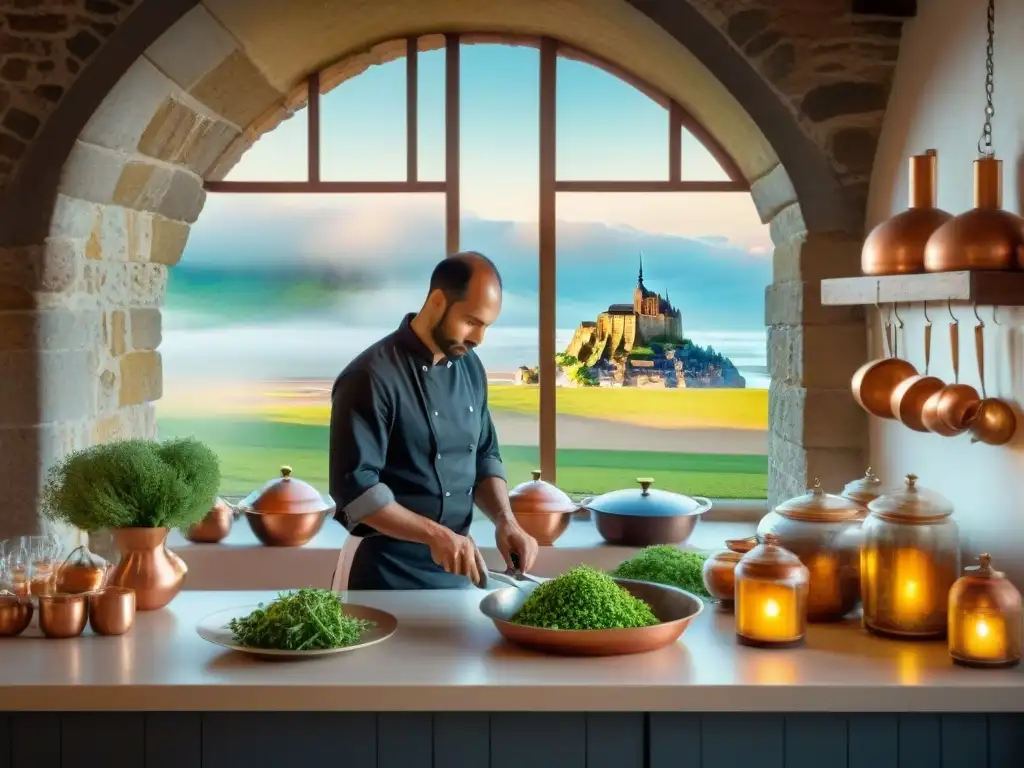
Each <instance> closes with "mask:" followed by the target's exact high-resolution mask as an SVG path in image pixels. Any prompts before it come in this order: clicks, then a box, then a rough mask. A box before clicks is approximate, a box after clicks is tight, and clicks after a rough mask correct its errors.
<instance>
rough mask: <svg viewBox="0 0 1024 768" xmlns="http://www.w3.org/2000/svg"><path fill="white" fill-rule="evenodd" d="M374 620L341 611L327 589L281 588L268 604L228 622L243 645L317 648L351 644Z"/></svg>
mask: <svg viewBox="0 0 1024 768" xmlns="http://www.w3.org/2000/svg"><path fill="white" fill-rule="evenodd" d="M373 626H374V623H373V622H372V621H367V620H366V619H357V618H355V617H353V616H348V615H346V614H345V607H344V605H343V604H342V602H341V600H339V599H338V596H337V595H336V594H335V593H334V592H331V591H330V590H329V589H300V590H298V591H296V592H282V593H280V594H279V595H278V596H277V599H276V600H274V601H273V602H271V603H270V604H269V605H266V606H265V605H263V604H262V603H260V605H259V607H257V608H256V610H255V611H253V612H252V613H250V614H249V615H248V616H245V617H244V618H241V619H232V620H231V621H230V622H228V629H230V630H231V632H232V634H233V635H234V639H235V642H236V643H238V644H239V645H244V646H246V647H247V648H263V649H267V650H279V651H320V650H326V649H330V648H344V647H346V646H349V645H354V644H355V643H357V642H358V641H359V638H360V637H361V636H362V634H363V633H364V632H365V631H366V630H368V629H370V628H372V627H373Z"/></svg>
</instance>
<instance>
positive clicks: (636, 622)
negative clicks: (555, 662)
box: [512, 565, 658, 629]
mask: <svg viewBox="0 0 1024 768" xmlns="http://www.w3.org/2000/svg"><path fill="white" fill-rule="evenodd" d="M512 622H513V623H514V624H524V625H526V626H530V627H540V628H543V629H634V628H636V627H649V626H652V625H654V624H657V623H658V618H657V616H655V615H654V612H653V611H652V610H651V607H650V606H649V605H647V603H645V602H644V601H643V600H641V599H639V598H637V597H634V596H633V595H631V594H630V593H629V592H627V591H626V590H625V589H623V588H622V587H620V586H619V585H618V584H616V583H615V582H614V581H613V580H612V578H611V576H609V575H608V574H606V573H602V572H601V571H598V570H595V569H594V568H591V567H590V566H587V565H578V566H576V567H575V568H573V569H572V570H569V571H566V572H565V573H563V574H562V575H561V576H559V577H557V578H555V579H552V580H551V581H546V582H544V583H543V584H541V585H540V586H539V587H537V588H536V589H534V590H533V592H531V593H530V596H529V597H528V598H527V599H526V602H524V603H523V605H522V607H521V608H520V609H519V610H518V611H517V612H516V614H515V615H514V616H513V617H512Z"/></svg>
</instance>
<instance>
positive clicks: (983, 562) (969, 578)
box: [950, 553, 1021, 612]
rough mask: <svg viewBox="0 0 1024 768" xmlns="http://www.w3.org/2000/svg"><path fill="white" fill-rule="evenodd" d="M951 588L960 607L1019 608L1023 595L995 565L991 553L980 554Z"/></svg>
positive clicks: (1000, 610)
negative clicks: (975, 562) (976, 563)
mask: <svg viewBox="0 0 1024 768" xmlns="http://www.w3.org/2000/svg"><path fill="white" fill-rule="evenodd" d="M964 570H965V571H966V573H964V575H963V576H961V577H960V578H959V579H957V582H956V584H954V585H953V589H952V590H950V595H951V596H952V599H951V602H953V603H955V604H956V607H957V608H959V609H961V610H969V611H999V612H1004V611H1019V610H1020V605H1021V595H1020V592H1019V591H1017V588H1016V587H1015V586H1013V583H1012V582H1011V581H1010V580H1009V579H1007V578H1006V574H1005V573H1002V572H1001V571H997V570H995V569H994V568H993V567H992V556H991V555H989V554H987V553H986V554H982V555H979V556H978V565H972V566H968V567H967V568H965V569H964Z"/></svg>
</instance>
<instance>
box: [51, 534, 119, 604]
mask: <svg viewBox="0 0 1024 768" xmlns="http://www.w3.org/2000/svg"><path fill="white" fill-rule="evenodd" d="M109 570H110V563H108V562H107V561H106V560H104V559H103V558H102V557H100V556H99V555H96V554H93V553H92V552H90V551H89V550H88V548H87V547H85V546H84V545H79V546H77V547H75V548H74V549H73V550H71V554H69V555H68V556H67V559H65V560H64V562H63V563H62V564H61V565H60V566H59V567H58V568H57V579H56V582H57V583H56V589H57V592H63V593H67V594H78V593H81V592H92V591H93V590H96V589H99V588H100V587H102V586H103V582H104V580H105V579H106V577H107V573H108V571H109Z"/></svg>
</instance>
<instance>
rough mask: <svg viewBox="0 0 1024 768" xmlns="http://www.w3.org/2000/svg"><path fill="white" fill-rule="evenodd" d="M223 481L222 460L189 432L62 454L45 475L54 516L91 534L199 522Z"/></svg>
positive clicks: (45, 501) (46, 506) (47, 509)
mask: <svg viewBox="0 0 1024 768" xmlns="http://www.w3.org/2000/svg"><path fill="white" fill-rule="evenodd" d="M219 486H220V461H219V459H218V458H217V454H215V453H214V452H213V451H212V450H210V448H208V447H207V446H206V445H205V444H204V443H202V442H201V441H199V440H197V439H195V438H191V437H186V438H179V439H174V440H166V441H163V442H158V441H155V440H141V439H131V440H119V441H115V442H111V443H101V444H100V445H94V446H91V447H89V448H85V449H83V450H80V451H75V452H73V453H71V454H69V455H67V456H65V457H64V459H63V460H62V461H60V462H59V463H58V464H56V465H55V466H53V467H52V468H51V469H50V471H49V472H48V473H47V476H46V482H45V484H44V487H43V494H42V506H43V512H44V514H45V515H46V516H47V517H48V518H50V519H51V520H56V521H59V522H62V523H67V524H70V525H73V526H74V527H75V528H78V529H79V530H82V531H86V532H89V533H92V532H95V531H100V530H103V529H105V528H185V527H188V526H190V525H193V524H194V523H197V522H199V521H200V520H202V519H203V517H204V516H205V515H206V513H207V512H209V510H210V507H211V506H212V505H213V503H214V500H215V499H216V496H217V490H218V488H219Z"/></svg>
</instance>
